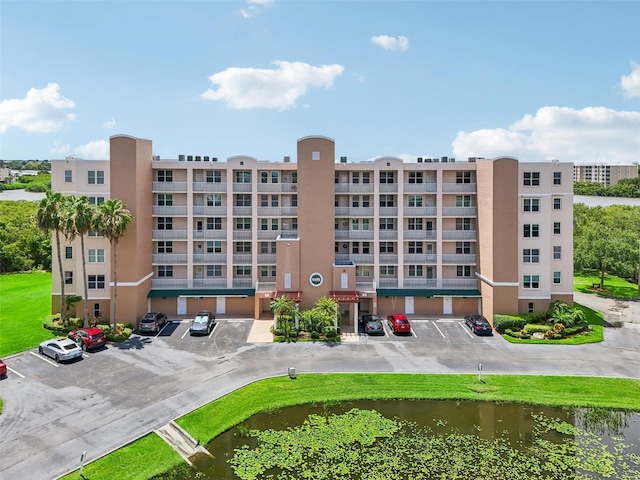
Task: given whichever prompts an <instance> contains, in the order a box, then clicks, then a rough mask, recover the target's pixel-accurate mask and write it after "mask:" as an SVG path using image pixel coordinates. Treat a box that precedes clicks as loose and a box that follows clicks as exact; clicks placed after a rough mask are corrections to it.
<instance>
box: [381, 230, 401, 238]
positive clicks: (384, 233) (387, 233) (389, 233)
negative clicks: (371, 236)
mask: <svg viewBox="0 0 640 480" xmlns="http://www.w3.org/2000/svg"><path fill="white" fill-rule="evenodd" d="M379 233H380V235H379V236H380V240H397V239H398V231H397V230H380V232H379Z"/></svg>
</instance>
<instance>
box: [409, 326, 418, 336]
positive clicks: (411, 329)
mask: <svg viewBox="0 0 640 480" xmlns="http://www.w3.org/2000/svg"><path fill="white" fill-rule="evenodd" d="M409 331H410V332H411V335H413V336H414V337H416V338H418V335H416V332H414V331H413V328H411V327H409Z"/></svg>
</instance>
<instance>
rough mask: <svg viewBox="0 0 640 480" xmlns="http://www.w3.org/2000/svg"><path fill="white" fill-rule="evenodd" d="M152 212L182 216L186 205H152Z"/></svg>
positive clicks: (185, 210) (185, 212) (184, 213)
mask: <svg viewBox="0 0 640 480" xmlns="http://www.w3.org/2000/svg"><path fill="white" fill-rule="evenodd" d="M153 214H154V215H163V216H170V217H175V216H184V215H186V214H187V207H186V206H166V205H162V206H160V205H154V206H153Z"/></svg>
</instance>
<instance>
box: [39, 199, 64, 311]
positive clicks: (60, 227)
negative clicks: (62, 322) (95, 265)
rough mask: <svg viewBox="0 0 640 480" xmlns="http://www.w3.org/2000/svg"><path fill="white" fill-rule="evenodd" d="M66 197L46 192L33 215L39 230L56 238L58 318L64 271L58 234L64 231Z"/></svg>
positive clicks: (61, 302)
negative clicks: (58, 292)
mask: <svg viewBox="0 0 640 480" xmlns="http://www.w3.org/2000/svg"><path fill="white" fill-rule="evenodd" d="M66 201H67V199H66V197H65V196H64V195H63V194H62V193H60V192H47V194H46V196H45V197H44V198H43V199H42V200H41V201H40V204H39V206H38V210H37V211H36V215H35V222H36V225H37V226H38V228H39V229H41V230H44V231H45V232H53V233H54V234H55V238H56V252H57V257H58V271H59V273H60V316H64V312H65V301H64V282H65V278H64V270H63V269H62V252H61V247H60V232H63V231H64V205H65V203H66Z"/></svg>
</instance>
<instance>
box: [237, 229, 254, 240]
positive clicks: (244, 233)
mask: <svg viewBox="0 0 640 480" xmlns="http://www.w3.org/2000/svg"><path fill="white" fill-rule="evenodd" d="M258 238H260V237H259V236H258ZM233 239H234V240H251V230H234V231H233Z"/></svg>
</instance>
